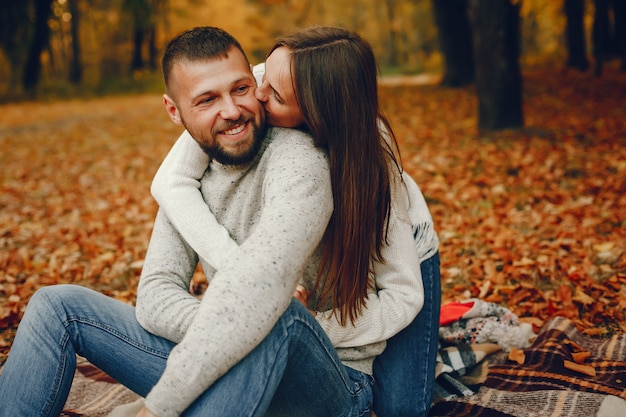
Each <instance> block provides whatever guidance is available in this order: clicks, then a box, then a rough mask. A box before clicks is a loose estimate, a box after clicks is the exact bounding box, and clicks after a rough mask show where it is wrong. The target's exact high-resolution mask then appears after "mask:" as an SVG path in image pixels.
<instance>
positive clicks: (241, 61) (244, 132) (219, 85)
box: [163, 47, 265, 165]
mask: <svg viewBox="0 0 626 417" xmlns="http://www.w3.org/2000/svg"><path fill="white" fill-rule="evenodd" d="M255 86H256V82H255V80H254V77H253V75H252V72H251V71H250V66H249V65H248V63H247V61H246V59H245V57H244V56H243V54H242V53H241V51H240V50H239V49H237V48H236V47H232V48H231V49H230V50H229V51H228V57H226V58H221V57H220V58H216V59H212V60H210V61H196V62H190V61H183V62H179V63H177V64H175V65H174V67H173V68H172V72H171V76H170V82H169V93H170V94H169V95H168V94H165V95H164V96H163V102H164V104H165V108H166V110H167V112H168V114H169V116H170V118H171V119H172V121H173V122H174V123H176V124H178V125H183V126H185V128H186V129H187V130H188V131H189V133H190V134H191V136H193V138H194V139H195V140H196V141H197V142H198V143H199V144H200V146H201V147H202V148H203V149H204V151H205V152H206V153H207V154H209V156H211V157H212V158H214V159H216V160H217V161H218V162H221V163H223V164H228V165H241V164H245V163H248V162H250V161H251V160H252V159H254V157H255V156H256V154H257V152H258V150H259V147H260V145H261V142H262V139H263V137H264V135H265V112H264V111H263V107H262V106H261V104H260V103H259V102H258V101H257V99H256V98H255V97H254V90H255Z"/></svg>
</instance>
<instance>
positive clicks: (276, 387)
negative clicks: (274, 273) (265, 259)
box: [184, 299, 372, 417]
mask: <svg viewBox="0 0 626 417" xmlns="http://www.w3.org/2000/svg"><path fill="white" fill-rule="evenodd" d="M371 398H372V395H371V377H370V376H368V375H365V374H362V373H360V372H357V371H354V370H351V369H348V368H346V367H345V366H344V365H343V364H342V363H341V361H340V360H339V358H338V356H337V353H336V351H335V349H334V348H333V346H332V344H331V342H330V340H328V337H327V336H326V334H325V333H324V331H323V330H322V329H321V327H320V326H319V324H318V323H317V322H316V321H315V318H314V317H313V316H312V315H311V313H309V311H308V310H307V309H306V308H305V307H304V306H303V305H302V304H301V303H300V302H299V301H297V300H295V299H294V300H293V301H292V303H291V305H290V306H289V308H288V309H287V311H286V312H285V313H284V314H283V316H282V317H281V318H280V319H279V321H278V323H277V324H276V326H274V328H273V330H272V331H271V332H270V334H269V335H268V336H267V337H266V338H265V339H264V340H263V342H261V344H260V345H259V346H257V348H256V349H255V350H253V351H252V352H251V353H250V354H249V355H248V356H247V357H245V358H244V359H243V360H242V361H241V362H239V363H238V364H237V365H236V366H235V367H233V368H232V369H231V370H230V371H229V372H228V373H227V374H226V375H224V376H222V377H221V378H220V379H219V380H218V381H217V382H216V383H215V384H214V385H213V386H211V388H209V390H208V391H207V392H205V394H203V395H202V396H201V397H200V398H199V399H198V400H197V401H196V402H195V403H194V404H192V405H191V406H190V407H189V408H188V409H187V411H186V412H185V413H184V416H185V417H189V416H203V417H208V416H219V417H230V416H242V415H246V416H258V417H262V416H265V415H267V416H272V417H279V416H289V417H293V416H298V417H307V416H311V417H319V416H328V417H333V416H337V417H338V416H360V415H364V416H365V415H369V410H370V408H371V407H370V405H371Z"/></svg>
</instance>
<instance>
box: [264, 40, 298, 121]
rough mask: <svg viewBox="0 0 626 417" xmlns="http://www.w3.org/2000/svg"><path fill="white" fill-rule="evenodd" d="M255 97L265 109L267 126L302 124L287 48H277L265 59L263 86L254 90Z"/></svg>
mask: <svg viewBox="0 0 626 417" xmlns="http://www.w3.org/2000/svg"><path fill="white" fill-rule="evenodd" d="M255 95H256V98H257V100H259V101H260V102H261V103H263V106H264V107H265V111H266V113H267V119H266V120H267V122H268V123H269V124H271V125H274V126H281V127H298V126H300V125H302V124H304V116H303V115H302V111H300V106H298V102H297V101H296V94H295V91H294V89H293V82H292V78H291V50H290V49H289V48H287V47H284V46H282V47H280V48H277V49H275V50H274V52H272V53H271V54H270V56H269V57H267V60H266V61H265V74H264V75H263V84H261V85H260V86H259V87H258V88H257V89H256V93H255Z"/></svg>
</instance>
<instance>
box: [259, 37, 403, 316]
mask: <svg viewBox="0 0 626 417" xmlns="http://www.w3.org/2000/svg"><path fill="white" fill-rule="evenodd" d="M281 46H285V47H287V48H289V49H290V50H291V51H292V74H293V84H294V91H295V92H296V99H297V101H298V104H299V106H300V109H301V110H302V113H303V115H304V118H305V120H306V124H307V126H308V128H309V130H310V131H311V134H312V135H313V138H314V140H315V143H316V145H317V146H322V147H325V148H326V149H327V150H328V155H329V160H330V175H331V182H332V190H333V201H334V212H333V215H332V217H331V219H330V222H329V224H328V228H327V230H326V233H325V235H324V239H323V243H324V245H323V248H324V249H323V254H322V262H321V264H320V269H319V272H318V277H317V282H316V284H315V289H314V291H318V290H320V293H321V298H320V304H321V303H322V302H323V301H324V300H328V299H329V297H330V300H331V301H332V306H333V308H334V309H337V310H338V311H339V320H340V322H341V324H342V325H345V324H346V322H347V320H350V322H352V323H354V321H355V319H356V318H357V317H358V315H360V313H361V311H362V308H363V307H364V306H365V305H366V300H367V292H368V285H370V282H369V273H370V268H371V261H372V259H374V260H376V261H378V262H384V261H385V260H384V259H383V256H382V252H381V249H382V246H383V245H384V244H387V225H388V222H389V212H390V204H391V182H392V181H393V180H392V178H391V175H392V173H391V169H393V168H395V169H398V170H399V169H400V166H399V161H400V158H399V156H397V155H398V147H397V143H396V141H395V138H394V136H393V132H392V130H391V127H390V126H389V124H388V123H387V120H386V119H385V117H384V116H383V115H382V113H381V111H380V109H379V103H378V85H377V79H376V76H377V70H378V68H377V66H376V60H375V57H374V54H373V51H372V48H371V46H370V45H369V44H368V43H367V42H366V41H365V40H364V39H362V38H361V37H360V36H359V35H357V34H356V33H354V32H350V31H348V30H345V29H343V28H338V27H313V28H309V29H304V30H301V31H298V32H294V33H292V34H289V35H286V36H284V37H281V38H279V39H278V41H277V43H276V45H275V46H274V47H273V48H272V49H271V51H273V50H274V49H276V48H278V47H281ZM271 51H270V53H271ZM381 124H382V125H381ZM381 128H383V129H384V130H386V131H387V132H388V134H389V138H385V136H384V133H383V131H384V130H381Z"/></svg>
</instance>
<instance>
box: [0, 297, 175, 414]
mask: <svg viewBox="0 0 626 417" xmlns="http://www.w3.org/2000/svg"><path fill="white" fill-rule="evenodd" d="M173 346H174V345H173V343H171V342H169V341H167V340H165V339H162V338H159V337H156V336H154V335H152V334H150V333H148V332H147V331H145V330H144V329H143V328H142V327H141V326H140V325H139V323H137V320H136V319H135V312H134V308H133V307H131V306H129V305H127V304H124V303H122V302H120V301H117V300H114V299H112V298H110V297H107V296H105V295H102V294H100V293H98V292H95V291H92V290H89V289H87V288H83V287H79V286H74V285H58V286H51V287H44V288H42V289H40V290H39V291H37V292H36V293H35V295H34V296H33V298H32V299H31V301H30V302H29V304H28V308H27V309H26V313H25V314H24V317H23V319H22V321H21V323H20V325H19V328H18V331H17V334H16V336H15V340H14V342H13V345H12V348H11V352H10V354H9V357H8V360H7V362H6V364H5V366H4V368H3V372H2V375H1V376H0V416H2V417H5V416H6V417H8V416H11V417H13V416H33V417H36V416H58V415H59V414H60V412H61V410H62V408H63V405H64V404H65V401H66V399H67V396H68V393H69V390H70V387H71V384H72V380H73V376H74V371H75V367H76V354H78V355H81V356H84V357H86V358H87V359H89V361H91V362H92V363H93V364H95V365H96V366H98V367H100V368H101V369H102V370H103V371H105V372H106V373H107V374H109V375H111V376H112V377H113V378H115V379H117V380H118V381H120V382H121V383H123V384H124V385H126V386H127V387H129V388H130V389H132V390H133V391H135V392H137V393H138V394H140V395H146V394H147V393H148V392H149V390H150V389H151V388H152V386H153V385H154V384H155V383H156V381H157V380H158V378H159V377H160V375H161V373H162V372H163V369H164V367H165V362H166V360H167V356H168V354H169V351H170V350H171V348H172V347H173Z"/></svg>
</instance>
